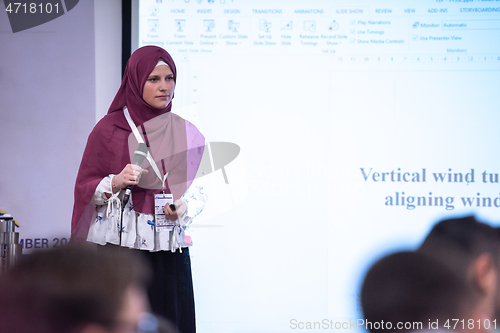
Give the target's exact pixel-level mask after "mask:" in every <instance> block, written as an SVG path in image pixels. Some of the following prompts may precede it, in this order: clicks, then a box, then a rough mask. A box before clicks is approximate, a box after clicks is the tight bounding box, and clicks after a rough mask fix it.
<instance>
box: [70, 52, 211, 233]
mask: <svg viewBox="0 0 500 333" xmlns="http://www.w3.org/2000/svg"><path fill="white" fill-rule="evenodd" d="M160 59H162V60H163V61H164V62H166V63H167V64H168V65H169V66H170V68H171V70H172V72H173V74H174V81H176V79H177V71H176V68H175V64H174V61H173V60H172V57H171V56H170V55H169V54H168V53H167V52H166V51H165V50H163V49H162V48H160V47H157V46H145V47H142V48H140V49H137V50H136V51H135V52H134V53H133V54H132V55H131V56H130V59H129V61H128V63H127V67H126V68H125V74H124V76H123V80H122V84H121V86H120V89H119V90H118V92H117V94H116V96H115V99H114V100H113V102H112V103H111V106H110V108H109V110H108V114H107V115H106V116H104V117H103V118H102V119H101V120H100V121H99V122H98V123H97V125H96V126H95V127H94V129H93V131H92V133H90V135H89V138H88V141H87V146H86V148H85V151H84V153H83V157H82V162H81V164H80V169H79V171H78V176H77V179H76V184H75V203H74V207H73V218H72V221H71V238H72V239H82V240H84V239H86V237H87V234H88V230H89V228H90V223H91V222H92V221H91V218H92V214H93V212H94V210H95V206H92V205H90V204H89V203H90V200H91V199H92V196H93V195H94V193H95V190H96V188H97V185H99V183H100V182H101V180H102V179H103V178H104V177H107V176H108V175H110V174H115V175H117V174H119V173H120V172H121V171H122V170H123V168H124V167H125V166H126V165H127V164H128V163H131V160H133V153H134V151H135V149H136V148H137V144H138V143H137V140H136V139H135V136H134V135H133V134H132V129H131V128H130V126H129V124H128V123H127V120H126V119H125V116H124V113H123V107H124V106H127V108H128V110H129V113H130V116H131V118H132V120H133V121H134V123H135V125H136V126H137V128H138V130H139V132H140V133H141V135H142V137H143V139H144V141H145V142H146V143H147V144H148V146H149V151H150V153H151V154H152V156H153V158H154V161H155V162H156V164H157V166H158V168H159V169H160V171H161V173H162V175H163V174H164V173H165V172H169V176H168V183H167V184H166V185H167V187H166V190H165V192H166V193H172V194H173V195H174V200H175V199H178V198H180V197H181V196H182V194H184V192H185V191H186V189H187V188H188V187H189V186H190V185H191V183H192V180H193V179H194V177H195V175H196V172H197V170H198V167H199V164H200V161H201V157H202V155H203V148H204V145H205V140H204V137H203V135H202V134H201V133H200V132H199V131H198V130H197V129H196V127H195V126H194V125H193V124H191V123H189V122H188V121H185V120H184V119H182V118H181V117H179V116H177V115H175V114H172V113H171V112H169V111H170V110H171V108H172V102H170V103H169V104H168V105H167V106H166V107H165V108H164V109H156V108H154V107H152V106H150V105H149V104H147V103H146V102H145V101H144V100H143V99H142V92H143V87H144V84H145V82H146V80H147V78H148V76H149V74H150V73H151V72H152V70H153V69H154V67H155V66H156V64H157V63H158V60H160ZM131 157H132V158H131ZM142 167H143V168H148V171H149V172H148V173H147V174H145V175H143V177H142V178H141V182H140V183H139V184H138V185H136V186H135V187H134V189H133V191H132V201H133V206H134V207H133V208H134V210H135V211H137V212H141V213H148V214H152V213H153V210H154V194H155V193H159V192H160V189H161V182H160V181H159V179H158V177H157V175H156V174H155V172H154V171H153V170H152V168H151V167H150V165H149V162H147V161H145V162H144V163H143V164H142Z"/></svg>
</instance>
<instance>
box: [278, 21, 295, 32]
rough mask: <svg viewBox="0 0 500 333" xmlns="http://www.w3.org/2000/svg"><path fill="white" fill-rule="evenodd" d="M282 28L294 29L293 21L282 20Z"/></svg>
mask: <svg viewBox="0 0 500 333" xmlns="http://www.w3.org/2000/svg"><path fill="white" fill-rule="evenodd" d="M281 30H293V21H281Z"/></svg>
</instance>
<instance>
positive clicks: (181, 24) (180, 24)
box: [175, 20, 186, 32]
mask: <svg viewBox="0 0 500 333" xmlns="http://www.w3.org/2000/svg"><path fill="white" fill-rule="evenodd" d="M175 26H176V27H177V28H178V29H177V32H183V30H182V28H183V27H185V26H186V20H175Z"/></svg>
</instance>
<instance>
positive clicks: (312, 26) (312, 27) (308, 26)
mask: <svg viewBox="0 0 500 333" xmlns="http://www.w3.org/2000/svg"><path fill="white" fill-rule="evenodd" d="M304 30H305V31H310V32H315V31H316V21H304Z"/></svg>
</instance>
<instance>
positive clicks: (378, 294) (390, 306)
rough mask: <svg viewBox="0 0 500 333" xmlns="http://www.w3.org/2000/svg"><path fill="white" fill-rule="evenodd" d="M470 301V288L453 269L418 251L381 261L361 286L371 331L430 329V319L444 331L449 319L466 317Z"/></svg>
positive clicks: (400, 253)
mask: <svg viewBox="0 0 500 333" xmlns="http://www.w3.org/2000/svg"><path fill="white" fill-rule="evenodd" d="M469 298H470V293H469V291H468V288H467V285H466V284H465V283H464V282H463V281H462V280H460V279H459V278H457V277H456V275H455V274H454V273H453V272H452V271H451V270H450V269H448V268H447V267H445V266H443V265H441V264H440V263H439V262H438V261H436V260H434V259H432V258H429V257H428V256H426V255H424V254H421V253H417V252H397V253H393V254H390V255H388V256H386V257H384V258H382V259H380V260H379V261H377V262H376V263H375V264H374V265H373V266H372V267H371V268H370V269H369V270H368V273H367V274H366V276H365V278H364V281H363V284H362V287H361V306H362V309H363V314H364V318H365V327H366V329H367V330H368V331H370V332H391V331H397V332H409V331H415V330H422V329H429V320H430V322H436V320H437V321H438V325H439V328H441V327H442V325H443V324H444V323H445V321H446V320H447V319H449V318H465V317H464V316H466V315H467V313H468V304H469ZM381 323H384V324H383V325H381ZM398 323H401V324H398ZM418 323H422V324H421V325H420V326H419V324H418ZM398 325H400V327H398ZM433 328H437V327H433Z"/></svg>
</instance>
